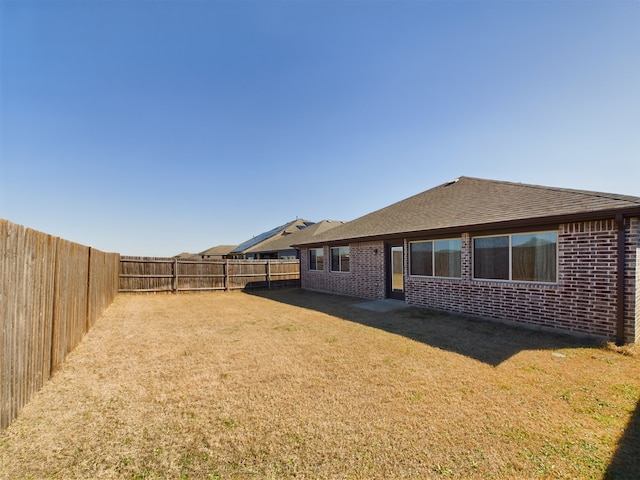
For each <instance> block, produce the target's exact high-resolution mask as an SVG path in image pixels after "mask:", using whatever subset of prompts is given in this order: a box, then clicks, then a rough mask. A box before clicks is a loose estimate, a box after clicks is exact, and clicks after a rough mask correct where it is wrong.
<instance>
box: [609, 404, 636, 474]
mask: <svg viewBox="0 0 640 480" xmlns="http://www.w3.org/2000/svg"><path fill="white" fill-rule="evenodd" d="M636 478H640V402H638V404H637V405H636V409H635V411H634V412H633V415H632V416H631V420H629V424H628V425H627V428H626V429H625V431H624V434H623V435H622V437H621V438H620V440H619V441H618V448H617V449H616V453H615V454H614V455H613V459H612V460H611V463H610V464H609V468H607V472H606V473H605V475H604V479H605V480H618V479H636Z"/></svg>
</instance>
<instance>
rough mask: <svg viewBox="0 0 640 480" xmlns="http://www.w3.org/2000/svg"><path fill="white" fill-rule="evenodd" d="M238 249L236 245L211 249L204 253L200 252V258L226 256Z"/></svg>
mask: <svg viewBox="0 0 640 480" xmlns="http://www.w3.org/2000/svg"><path fill="white" fill-rule="evenodd" d="M234 248H236V246H235V245H218V246H217V247H211V248H209V249H207V250H205V251H204V252H200V253H199V254H198V256H201V257H202V256H214V255H215V256H224V255H228V254H229V253H231V251H232V250H233V249H234Z"/></svg>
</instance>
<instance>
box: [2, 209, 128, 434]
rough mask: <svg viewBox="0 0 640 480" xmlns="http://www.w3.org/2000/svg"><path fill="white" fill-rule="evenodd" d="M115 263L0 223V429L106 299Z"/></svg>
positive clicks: (114, 258)
mask: <svg viewBox="0 0 640 480" xmlns="http://www.w3.org/2000/svg"><path fill="white" fill-rule="evenodd" d="M119 258H120V256H119V255H118V254H117V253H104V252H101V251H99V250H95V249H93V248H90V247H86V246H84V245H79V244H77V243H73V242H69V241H67V240H63V239H61V238H58V237H53V236H51V235H47V234H45V233H42V232H38V231H36V230H32V229H30V228H26V227H23V226H20V225H16V224H14V223H12V222H9V221H7V220H3V219H0V324H1V325H0V430H2V429H4V428H6V427H7V426H8V425H9V424H10V423H11V422H12V421H13V419H14V418H15V417H16V416H17V414H18V411H19V410H20V409H21V408H22V407H23V406H24V405H25V404H26V403H27V402H28V401H29V399H30V398H31V396H32V395H33V394H34V393H35V392H37V391H38V390H39V389H40V388H41V387H42V385H43V384H44V382H46V380H47V379H49V377H50V376H51V374H52V373H53V372H54V371H55V370H56V369H57V368H58V367H59V366H60V365H61V364H62V362H64V360H65V358H66V356H67V355H68V354H69V352H71V351H72V350H73V349H74V348H75V347H76V345H77V344H78V343H79V342H80V340H81V339H82V337H83V336H84V334H85V333H86V332H87V331H88V330H89V329H90V328H91V327H92V326H93V324H94V323H95V321H96V320H97V319H98V318H99V317H100V315H101V314H102V312H103V311H104V310H105V308H106V307H107V306H109V304H110V303H111V302H112V301H113V299H114V297H115V295H116V294H117V291H118V263H119Z"/></svg>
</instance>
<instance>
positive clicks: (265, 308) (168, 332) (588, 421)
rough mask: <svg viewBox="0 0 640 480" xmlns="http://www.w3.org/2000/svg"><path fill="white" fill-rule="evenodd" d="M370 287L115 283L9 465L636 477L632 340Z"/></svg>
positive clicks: (205, 474)
mask: <svg viewBox="0 0 640 480" xmlns="http://www.w3.org/2000/svg"><path fill="white" fill-rule="evenodd" d="M359 302H361V300H358V299H354V298H348V297H341V296H331V295H324V294H319V293H312V292H305V291H300V290H280V291H270V292H258V293H254V294H249V293H240V292H235V293H206V294H191V295H190V294H183V295H119V296H118V297H117V298H116V300H115V302H114V303H113V304H112V305H111V306H110V307H109V309H108V310H107V311H106V312H105V315H104V316H103V317H102V318H101V319H100V320H99V321H98V323H97V324H96V326H95V327H94V328H93V330H92V331H91V332H89V333H88V334H87V336H86V337H85V338H84V340H83V341H82V343H81V344H80V346H79V347H78V348H76V350H75V351H74V352H72V354H71V355H70V356H69V358H68V361H67V362H66V363H65V365H64V366H63V367H62V368H61V369H60V370H59V371H58V372H57V373H56V374H55V376H54V377H53V378H52V379H51V380H50V381H49V382H48V383H47V384H46V385H45V387H44V388H43V390H41V391H40V392H39V393H38V394H37V395H36V397H35V398H34V399H33V400H32V402H31V403H30V404H29V405H27V406H26V407H25V408H24V409H23V410H22V412H21V413H20V416H19V417H18V419H17V420H16V421H14V423H13V424H12V425H11V426H10V427H9V428H8V429H7V430H5V431H4V432H3V433H2V434H0V478H2V479H5V478H6V479H10V478H104V479H109V478H119V479H120V478H125V479H126V478H130V479H143V478H201V479H225V478H229V479H232V478H240V479H245V478H260V479H262V478H293V477H295V478H314V479H315V478H330V479H342V478H344V479H347V478H349V479H375V478H389V479H391V478H393V479H396V478H492V479H513V478H640V464H639V460H638V458H639V457H638V455H640V453H639V449H638V448H639V447H638V444H639V443H640V442H638V435H639V428H638V424H639V423H640V422H639V421H638V413H637V412H636V413H635V416H634V412H635V411H636V407H637V404H638V400H639V398H640V389H639V385H640V382H639V380H640V358H638V357H637V356H634V355H631V354H629V353H630V352H629V351H623V352H622V353H621V352H616V351H614V349H613V348H611V347H607V346H602V345H594V344H593V343H589V342H587V341H585V340H579V339H575V338H572V337H568V336H562V335H555V334H549V333H541V332H534V331H530V330H523V329H516V328H511V327H508V326H505V325H500V324H495V323H490V322H483V321H479V320H475V319H470V318H464V317H459V316H453V315H443V314H437V313H433V312H428V311H425V310H420V309H414V308H403V309H398V310H394V311H391V312H386V313H379V312H373V311H369V310H365V309H362V308H358V307H356V306H354V304H357V303H359ZM625 353H626V354H625ZM631 353H633V351H631Z"/></svg>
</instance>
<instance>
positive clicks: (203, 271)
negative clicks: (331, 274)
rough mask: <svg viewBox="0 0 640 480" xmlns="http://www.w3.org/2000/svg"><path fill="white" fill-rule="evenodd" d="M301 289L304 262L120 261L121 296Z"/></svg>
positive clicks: (156, 259)
mask: <svg viewBox="0 0 640 480" xmlns="http://www.w3.org/2000/svg"><path fill="white" fill-rule="evenodd" d="M298 286H300V260H182V259H175V258H156V257H120V289H119V291H120V292H188V291H204V290H239V289H246V288H275V287H298Z"/></svg>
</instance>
